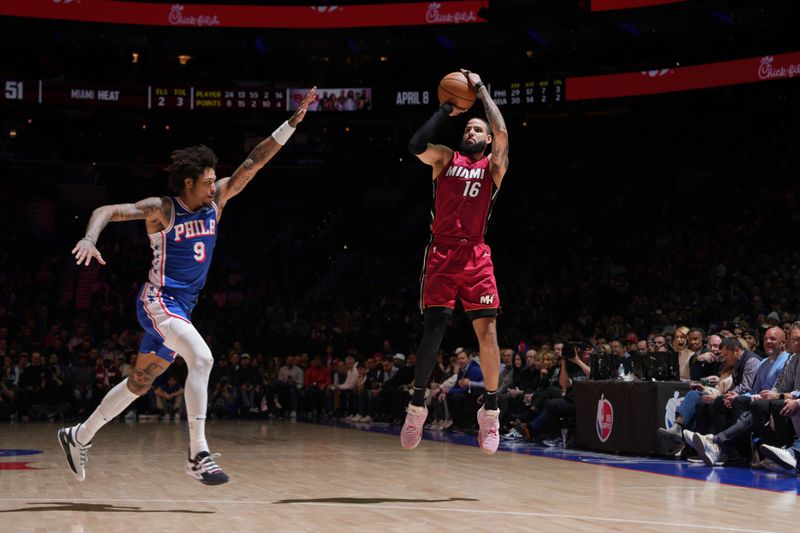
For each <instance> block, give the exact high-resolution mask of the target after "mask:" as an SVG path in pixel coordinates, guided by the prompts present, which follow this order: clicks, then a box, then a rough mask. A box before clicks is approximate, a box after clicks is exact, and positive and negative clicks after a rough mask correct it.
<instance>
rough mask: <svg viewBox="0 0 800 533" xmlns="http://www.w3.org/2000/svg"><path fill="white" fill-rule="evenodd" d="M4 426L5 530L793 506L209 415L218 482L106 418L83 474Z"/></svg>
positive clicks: (661, 524) (728, 513) (49, 433)
mask: <svg viewBox="0 0 800 533" xmlns="http://www.w3.org/2000/svg"><path fill="white" fill-rule="evenodd" d="M1 427H2V429H0V451H4V453H2V455H0V531H14V532H23V531H24V532H29V531H37V532H38V531H42V532H44V531H65V532H70V533H79V532H90V531H92V532H93V531H97V532H117V531H118V532H126V533H127V532H134V531H143V532H144V531H147V532H152V531H179V532H183V531H186V532H198V533H199V532H205V531H222V532H225V533H230V532H234V531H254V532H255V531H259V532H262V531H263V532H272V531H286V532H290V531H291V532H294V531H326V532H327V531H458V530H471V531H495V532H502V531H537V532H540V531H559V532H566V531H592V532H596V531H636V532H643V531H653V532H665V531H686V532H691V531H742V532H764V531H794V530H796V529H797V521H796V520H797V518H800V510H798V503H800V501H799V500H798V496H797V491H796V490H794V491H792V490H789V491H783V492H772V491H771V490H759V489H753V488H744V487H736V486H730V485H725V484H720V483H719V482H716V481H714V476H713V475H712V476H709V480H707V481H699V480H696V479H687V478H682V477H675V476H666V475H659V474H654V473H647V472H637V471H632V470H628V469H624V468H615V467H613V466H608V465H597V464H589V463H585V462H580V461H567V460H560V459H558V458H556V456H554V457H552V458H551V457H536V456H530V455H524V454H520V453H511V452H498V453H497V454H496V455H495V456H491V457H490V456H486V455H484V454H482V453H481V452H480V450H479V449H478V448H477V447H474V446H464V445H459V444H454V443H450V442H436V441H430V440H424V441H423V442H422V444H421V445H420V447H419V448H418V449H417V450H415V451H413V452H407V451H404V450H403V449H401V448H400V443H399V439H398V438H397V437H396V436H394V435H388V434H380V433H373V432H365V431H357V430H354V429H349V428H342V427H334V426H326V425H316V424H308V423H299V422H298V423H289V422H281V423H266V422H210V423H209V425H208V428H207V430H208V436H209V442H210V444H211V447H212V450H213V451H215V452H221V453H222V456H221V457H219V458H218V463H219V464H220V466H222V467H223V469H224V470H225V471H226V473H228V474H229V475H230V476H231V482H230V483H228V484H227V485H222V486H218V487H206V486H204V485H202V484H200V483H199V482H197V481H194V480H192V479H190V478H189V477H188V476H186V474H184V472H183V464H184V462H185V457H186V443H187V440H188V436H187V430H186V426H185V423H178V422H154V423H140V424H138V425H126V424H111V425H108V426H106V427H105V428H103V429H102V430H101V432H100V433H99V434H98V435H97V438H96V439H95V444H94V447H93V448H92V449H91V450H90V454H89V464H88V465H87V476H86V480H85V481H84V482H78V481H76V480H75V479H74V478H73V477H72V475H71V473H70V472H69V471H68V469H67V467H66V465H65V459H64V455H63V452H62V451H61V449H60V447H59V446H58V443H57V441H56V431H57V429H58V426H56V425H54V424H21V425H4V426H1ZM26 450H28V451H26ZM37 451H38V452H41V453H34V452H37ZM26 454H27V455H26ZM704 468H705V467H704ZM709 471H710V469H709ZM783 482H784V483H785V480H783ZM792 483H794V480H792ZM764 488H766V489H769V488H770V487H768V486H767V487H764Z"/></svg>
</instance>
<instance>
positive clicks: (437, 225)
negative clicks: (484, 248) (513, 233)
mask: <svg viewBox="0 0 800 533" xmlns="http://www.w3.org/2000/svg"><path fill="white" fill-rule="evenodd" d="M497 192H498V188H497V187H496V186H495V184H494V180H493V179H492V176H491V174H490V173H489V158H488V157H483V158H482V159H479V160H478V161H473V160H472V159H471V158H470V157H468V156H466V155H464V154H462V153H459V152H453V159H452V160H451V161H450V164H448V165H447V166H446V167H445V168H444V170H442V173H441V174H439V175H438V176H437V177H436V179H435V180H433V210H432V211H431V218H432V222H431V232H432V233H433V235H434V237H453V238H457V239H469V240H471V241H472V240H482V239H483V236H484V235H485V233H486V225H487V223H488V222H489V217H490V216H491V215H492V205H493V204H494V200H495V197H496V196H497Z"/></svg>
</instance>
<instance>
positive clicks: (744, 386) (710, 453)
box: [683, 327, 788, 466]
mask: <svg viewBox="0 0 800 533" xmlns="http://www.w3.org/2000/svg"><path fill="white" fill-rule="evenodd" d="M784 344H785V334H784V332H783V330H782V329H781V328H777V327H776V328H771V329H770V330H769V331H767V333H766V335H765V336H764V347H765V352H766V353H767V355H768V356H769V359H765V360H764V361H762V360H760V359H759V358H758V356H757V355H756V354H755V353H753V352H751V351H749V350H743V349H742V345H741V342H740V341H739V339H738V338H736V337H729V338H726V339H724V340H723V341H722V343H721V345H720V348H721V350H722V355H723V357H724V358H725V364H726V366H728V367H730V368H731V369H732V374H731V375H732V379H733V381H732V386H731V388H730V389H729V390H728V391H727V392H726V393H725V395H724V396H719V397H717V398H716V399H715V400H714V402H713V403H706V404H699V405H698V407H697V419H698V421H697V429H698V431H697V433H695V432H692V431H691V430H688V429H687V430H684V432H683V437H684V440H685V441H686V443H687V444H689V445H690V446H692V447H693V448H694V449H695V450H696V451H697V453H698V455H699V456H700V458H702V459H703V461H704V462H705V463H706V464H707V465H709V466H713V465H714V464H716V463H717V462H718V461H720V460H722V461H723V462H724V461H725V460H734V459H738V456H739V454H738V451H737V450H736V446H735V444H736V442H735V441H734V438H735V437H737V436H740V435H742V434H744V433H746V432H748V431H749V430H750V429H751V427H752V425H751V422H752V416H749V407H750V399H749V397H748V396H749V395H750V393H751V392H752V391H753V386H754V385H755V384H756V380H757V379H758V381H759V383H758V386H759V387H764V386H769V387H772V385H773V384H774V380H776V379H777V377H778V375H777V373H775V372H773V373H772V376H773V380H772V383H769V382H768V381H767V380H768V377H769V373H770V372H769V371H770V370H771V369H772V368H773V367H774V366H775V363H776V362H777V359H778V358H779V357H780V356H781V354H782V353H783V347H784ZM785 355H786V356H787V357H788V354H785ZM785 362H786V357H784V358H783V360H782V364H781V367H782V366H783V364H785ZM761 368H764V372H763V373H761V374H759V370H760V369H761ZM745 414H747V415H748V416H746V417H745V418H744V419H742V418H741V417H742V416H743V415H745ZM715 415H716V416H715ZM734 416H735V418H733V417H734ZM712 418H716V419H720V418H721V419H722V421H721V422H717V423H716V424H714V421H713V420H712ZM731 419H733V420H731ZM729 420H730V423H728V421H729ZM737 422H738V423H739V426H737V429H735V430H732V431H729V432H727V433H726V432H725V430H726V429H727V428H728V427H730V426H733V425H734V423H737ZM712 425H716V426H717V427H719V426H724V427H721V428H720V429H719V430H718V431H714V433H719V434H716V435H715V434H711V433H709V434H704V433H705V432H706V428H707V427H709V426H712ZM731 437H733V438H731ZM728 454H731V455H735V458H734V457H727V456H728ZM723 455H725V457H723Z"/></svg>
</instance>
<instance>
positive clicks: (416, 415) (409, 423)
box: [400, 404, 428, 450]
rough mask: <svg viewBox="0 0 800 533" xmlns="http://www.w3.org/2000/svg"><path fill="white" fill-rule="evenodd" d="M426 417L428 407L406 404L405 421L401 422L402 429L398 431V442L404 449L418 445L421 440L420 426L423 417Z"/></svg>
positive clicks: (423, 423)
mask: <svg viewBox="0 0 800 533" xmlns="http://www.w3.org/2000/svg"><path fill="white" fill-rule="evenodd" d="M426 418H428V408H427V407H418V406H416V405H412V404H408V408H407V409H406V421H405V422H404V423H403V430H402V431H401V432H400V444H401V445H402V446H403V448H405V449H406V450H413V449H414V448H416V447H417V446H419V441H421V440H422V427H423V426H424V425H425V419H426Z"/></svg>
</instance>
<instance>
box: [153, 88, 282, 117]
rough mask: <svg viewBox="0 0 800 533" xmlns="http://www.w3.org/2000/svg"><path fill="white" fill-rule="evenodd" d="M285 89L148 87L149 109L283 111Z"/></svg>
mask: <svg viewBox="0 0 800 533" xmlns="http://www.w3.org/2000/svg"><path fill="white" fill-rule="evenodd" d="M285 100H286V94H285V90H284V89H275V88H272V87H266V88H265V87H247V88H242V87H237V88H214V87H161V86H156V85H151V86H150V87H148V101H147V102H148V103H147V108H148V109H190V110H196V109H200V110H203V109H210V110H217V109H227V110H230V109H238V110H241V111H245V110H250V111H257V110H265V111H269V110H278V111H280V110H283V109H284V108H285V107H286V103H285Z"/></svg>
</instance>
